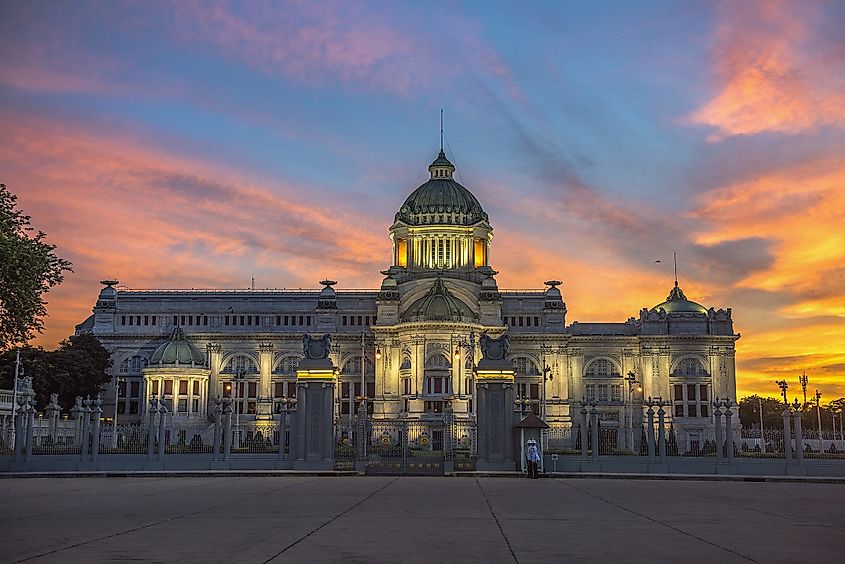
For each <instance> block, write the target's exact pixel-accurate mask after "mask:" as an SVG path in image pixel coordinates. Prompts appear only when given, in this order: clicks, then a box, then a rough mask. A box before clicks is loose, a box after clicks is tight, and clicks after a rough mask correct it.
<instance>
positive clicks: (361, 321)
mask: <svg viewBox="0 0 845 564" xmlns="http://www.w3.org/2000/svg"><path fill="white" fill-rule="evenodd" d="M363 317H364V316H363V315H359V316H358V325H363V324H364V321H363Z"/></svg>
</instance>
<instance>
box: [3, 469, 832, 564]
mask: <svg viewBox="0 0 845 564" xmlns="http://www.w3.org/2000/svg"><path fill="white" fill-rule="evenodd" d="M0 495H2V499H3V509H2V513H0V547H2V553H0V554H1V555H2V556H0V560H2V561H3V562H63V563H64V562H109V561H123V560H134V561H143V562H174V561H176V562H180V561H181V562H239V563H240V562H244V563H252V562H255V563H263V562H433V561H434V562H438V561H439V562H476V561H484V562H607V561H609V560H611V561H612V560H617V561H624V562H646V561H648V562H652V563H653V562H679V561H683V562H685V564H687V563H693V562H708V563H709V562H714V561H718V562H749V561H750V562H807V561H812V562H832V561H837V560H839V559H840V558H841V556H842V554H843V551H845V519H843V517H845V509H843V508H845V485H842V484H818V483H744V482H705V481H644V480H624V479H618V480H590V479H543V480H526V479H506V478H412V477H402V478H396V477H366V478H361V477H318V476H297V477H290V476H286V477H238V476H231V477H193V478H189V477H185V478H175V477H160V478H158V477H157V478H50V479H41V478H35V479H26V480H15V479H9V480H0Z"/></svg>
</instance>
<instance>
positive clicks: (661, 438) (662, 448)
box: [657, 400, 666, 463]
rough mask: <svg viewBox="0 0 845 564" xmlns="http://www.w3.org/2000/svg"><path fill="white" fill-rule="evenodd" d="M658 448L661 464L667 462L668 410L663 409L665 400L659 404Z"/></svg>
mask: <svg viewBox="0 0 845 564" xmlns="http://www.w3.org/2000/svg"><path fill="white" fill-rule="evenodd" d="M657 406H658V408H657V448H658V451H659V453H660V462H662V463H665V462H666V427H665V426H664V425H665V423H666V410H664V409H663V400H660V401H659V402H658V404H657Z"/></svg>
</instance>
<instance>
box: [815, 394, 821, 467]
mask: <svg viewBox="0 0 845 564" xmlns="http://www.w3.org/2000/svg"><path fill="white" fill-rule="evenodd" d="M821 399H822V394H821V392H819V389H818V388H816V417H818V420H819V452H821V451H822V402H821Z"/></svg>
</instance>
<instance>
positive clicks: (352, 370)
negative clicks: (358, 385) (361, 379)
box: [340, 356, 376, 376]
mask: <svg viewBox="0 0 845 564" xmlns="http://www.w3.org/2000/svg"><path fill="white" fill-rule="evenodd" d="M364 369H365V374H366V375H367V376H375V373H376V367H375V365H374V364H373V361H372V360H370V359H369V358H366V359H365V360H364ZM340 373H341V374H344V375H347V376H360V375H361V357H360V356H353V357H352V358H350V359H349V360H347V361H346V363H345V364H344V365H343V368H341V370H340Z"/></svg>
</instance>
